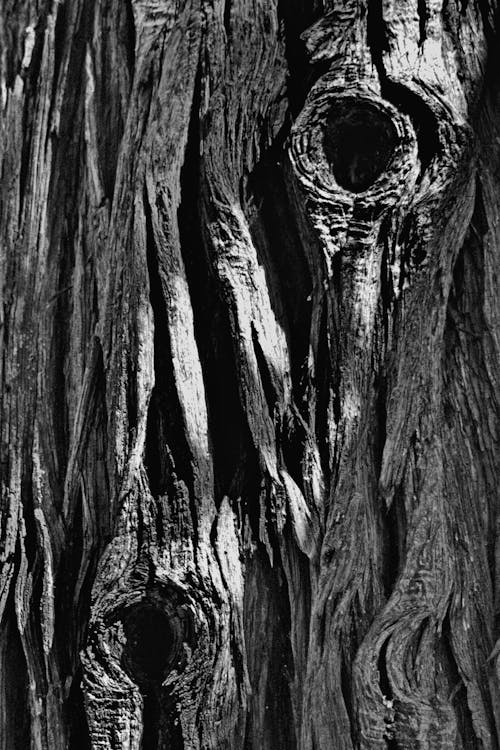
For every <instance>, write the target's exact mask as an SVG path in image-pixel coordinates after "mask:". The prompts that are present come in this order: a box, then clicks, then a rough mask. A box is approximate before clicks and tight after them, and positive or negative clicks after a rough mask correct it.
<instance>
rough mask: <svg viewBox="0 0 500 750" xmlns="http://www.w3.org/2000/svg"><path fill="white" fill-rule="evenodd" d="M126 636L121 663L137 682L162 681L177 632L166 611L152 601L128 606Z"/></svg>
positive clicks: (173, 649) (125, 619) (124, 620)
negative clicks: (174, 630) (175, 632)
mask: <svg viewBox="0 0 500 750" xmlns="http://www.w3.org/2000/svg"><path fill="white" fill-rule="evenodd" d="M122 622H123V630H124V633H125V636H126V639H127V643H126V645H125V648H124V651H123V657H122V663H123V666H124V667H125V669H126V671H127V672H128V673H129V674H130V676H131V677H132V679H133V680H134V682H136V683H137V684H138V685H144V684H146V683H149V682H161V681H162V680H163V679H164V678H165V675H166V674H167V672H168V670H169V666H170V664H171V661H172V657H173V654H174V651H175V640H176V639H175V634H174V632H173V629H172V626H171V624H170V621H169V618H168V617H167V616H166V615H165V613H164V612H163V611H162V610H161V609H159V608H158V607H157V606H155V605H154V604H152V603H149V602H142V603H141V604H137V605H135V606H133V607H131V608H130V609H128V610H127V613H126V615H125V616H124V617H123V620H122Z"/></svg>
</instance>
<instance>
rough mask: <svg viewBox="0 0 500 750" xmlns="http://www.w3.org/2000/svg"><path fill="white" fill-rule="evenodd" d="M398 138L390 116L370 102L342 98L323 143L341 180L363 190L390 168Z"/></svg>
mask: <svg viewBox="0 0 500 750" xmlns="http://www.w3.org/2000/svg"><path fill="white" fill-rule="evenodd" d="M397 141H398V136H397V132H396V128H395V127H394V124H393V123H392V120H391V119H390V117H388V116H387V115H386V114H384V113H383V112H381V111H380V110H379V109H377V108H376V107H374V106H373V105H371V104H368V103H367V102H359V101H353V100H348V101H345V102H338V103H337V104H335V105H334V106H333V107H332V109H331V110H330V112H329V115H328V118H327V122H326V127H325V131H324V136H323V147H324V151H325V155H326V158H327V159H328V162H329V164H330V167H331V169H332V172H333V175H334V177H335V179H336V181H337V183H338V184H339V185H340V186H341V187H343V188H344V189H345V190H349V191H351V192H353V193H361V192H363V191H364V190H366V189H367V188H369V187H370V185H372V184H373V183H374V182H375V180H376V179H377V178H378V177H380V175H381V174H382V172H383V171H384V170H385V169H386V168H387V166H388V164H389V162H390V159H391V156H392V154H393V152H394V149H395V147H396V144H397Z"/></svg>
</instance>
